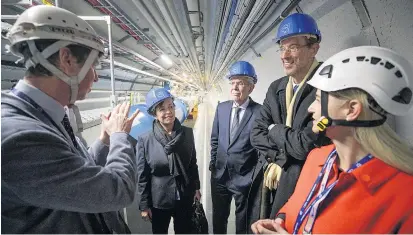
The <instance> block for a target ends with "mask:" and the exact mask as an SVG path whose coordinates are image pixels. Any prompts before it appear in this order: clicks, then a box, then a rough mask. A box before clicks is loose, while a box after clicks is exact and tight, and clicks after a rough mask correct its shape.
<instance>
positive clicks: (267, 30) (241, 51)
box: [212, 0, 301, 83]
mask: <svg viewBox="0 0 413 235" xmlns="http://www.w3.org/2000/svg"><path fill="white" fill-rule="evenodd" d="M300 2H301V0H293V1H292V2H290V3H289V4H288V6H287V7H285V9H284V10H283V11H282V13H281V14H279V15H278V17H277V18H276V19H275V20H274V21H273V22H272V23H271V24H270V25H269V26H268V27H267V28H265V30H264V31H263V32H261V33H260V34H258V36H257V37H256V38H254V40H253V41H250V40H251V39H252V38H253V37H254V36H255V35H257V33H258V31H259V30H260V29H261V27H256V29H257V30H253V31H252V32H251V33H250V34H249V35H248V37H247V38H246V39H245V40H244V43H243V45H242V47H241V46H240V47H239V48H238V50H237V52H236V53H235V54H234V56H232V58H231V59H230V60H228V61H227V64H228V63H229V62H231V60H233V59H237V58H239V57H241V56H242V55H243V54H244V53H245V52H246V51H247V50H248V49H249V48H250V47H251V46H254V45H255V44H257V43H258V42H259V41H260V40H261V39H263V38H264V37H265V36H267V35H268V33H270V32H271V31H272V30H273V29H274V28H275V27H276V26H277V25H278V24H279V23H280V22H281V21H282V19H284V18H285V17H287V16H288V15H289V13H290V12H291V11H292V10H294V8H295V7H297V6H298V4H299V3H300ZM269 12H271V10H269ZM272 15H273V14H271V16H272ZM226 66H227V65H222V67H221V69H220V71H219V72H218V73H216V75H215V77H214V79H213V81H212V83H214V82H215V80H216V79H217V78H218V77H219V75H220V73H222V72H223V68H224V67H226Z"/></svg>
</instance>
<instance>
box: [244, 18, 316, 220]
mask: <svg viewBox="0 0 413 235" xmlns="http://www.w3.org/2000/svg"><path fill="white" fill-rule="evenodd" d="M320 41H321V33H320V30H319V29H318V27H317V23H316V22H315V20H314V19H313V18H312V17H311V16H309V15H307V14H302V13H294V14H291V15H289V16H288V17H287V18H285V19H284V20H283V21H282V22H281V24H280V26H279V28H278V31H277V37H276V43H277V44H279V46H280V49H279V52H280V57H281V62H282V65H283V68H284V72H285V73H286V75H287V76H285V77H282V78H280V79H277V80H276V81H274V82H273V83H271V85H270V87H269V89H268V91H267V94H266V98H265V100H264V103H263V106H262V108H261V110H260V113H259V114H258V115H257V118H256V119H255V123H254V125H253V128H252V131H251V142H252V145H253V146H254V147H255V148H256V149H258V150H259V152H260V159H259V163H258V164H257V169H256V171H255V173H254V184H253V187H252V189H251V195H250V199H251V200H250V203H249V208H250V209H251V213H249V214H250V216H251V217H250V218H249V220H251V221H252V222H254V220H257V219H258V217H260V218H268V217H269V216H270V217H271V218H273V217H274V216H275V215H276V214H277V212H278V210H279V209H280V208H281V207H282V206H283V205H284V204H285V203H286V202H287V200H288V199H289V197H290V196H291V194H292V193H293V192H294V188H295V185H296V182H297V180H298V177H299V175H300V172H301V168H302V166H303V164H304V162H305V159H306V156H307V154H308V152H309V151H310V150H311V149H312V148H314V147H315V143H316V142H317V140H318V139H319V138H318V136H317V135H316V134H314V133H313V132H312V118H311V115H310V114H309V113H308V111H307V110H308V107H309V106H310V105H311V103H312V102H313V101H314V99H315V92H316V90H315V89H314V88H313V87H311V86H309V85H307V83H306V82H307V81H308V80H310V79H311V77H312V76H313V74H314V73H315V71H316V70H317V68H318V67H319V66H320V65H321V63H319V62H318V61H317V60H316V58H315V56H316V54H317V52H318V49H319V47H320V46H319V43H320ZM270 201H271V202H272V205H271V203H270ZM271 207H272V209H271ZM258 208H260V209H258ZM270 209H271V213H270ZM258 211H259V212H260V213H258ZM269 213H270V214H271V215H269Z"/></svg>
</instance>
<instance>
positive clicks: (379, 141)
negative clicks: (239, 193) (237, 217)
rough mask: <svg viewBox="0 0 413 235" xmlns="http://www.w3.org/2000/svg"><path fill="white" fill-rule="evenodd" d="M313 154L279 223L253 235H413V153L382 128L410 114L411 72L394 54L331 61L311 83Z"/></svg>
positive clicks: (354, 53) (264, 223)
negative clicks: (323, 139)
mask: <svg viewBox="0 0 413 235" xmlns="http://www.w3.org/2000/svg"><path fill="white" fill-rule="evenodd" d="M308 83H309V84H310V85H312V86H314V87H315V88H317V89H318V91H317V96H316V100H315V101H314V103H313V104H312V105H311V106H310V108H309V112H311V113H313V118H314V119H315V121H314V124H313V131H314V132H322V133H325V135H326V136H328V137H329V138H331V140H332V142H333V145H330V146H325V147H322V148H318V149H314V150H313V151H312V152H310V154H309V156H308V160H307V162H306V163H305V165H304V168H303V170H302V172H301V175H300V179H299V181H298V184H297V187H296V188H295V192H294V194H293V195H292V196H291V198H290V199H289V201H288V203H287V204H286V205H285V206H284V207H283V208H282V209H281V211H280V212H279V214H278V215H277V219H276V220H261V221H258V222H256V223H255V224H253V225H252V229H253V231H254V233H293V234H297V233H349V234H350V233H413V205H412V201H411V200H412V198H413V188H412V187H411V185H412V184H413V149H412V147H411V146H409V145H408V144H407V143H406V141H404V140H402V139H401V138H400V137H399V136H398V135H397V134H396V133H395V132H394V131H393V130H392V129H391V128H390V126H389V125H388V124H387V123H385V121H386V114H387V113H390V114H393V115H398V116H403V115H406V114H407V113H408V111H409V109H410V108H411V107H412V104H413V103H412V88H413V86H412V84H413V71H412V67H411V65H410V64H409V62H408V61H407V60H406V59H405V58H403V57H401V56H400V55H398V54H397V53H395V52H394V51H391V50H389V49H385V48H380V47H373V46H363V47H355V48H350V49H347V50H344V51H342V52H340V53H338V54H336V55H334V56H332V57H331V58H330V59H328V60H327V61H326V62H325V63H324V64H323V65H322V66H321V67H320V68H319V69H318V71H317V73H316V75H315V76H314V77H313V78H312V79H311V80H310V81H309V82H308Z"/></svg>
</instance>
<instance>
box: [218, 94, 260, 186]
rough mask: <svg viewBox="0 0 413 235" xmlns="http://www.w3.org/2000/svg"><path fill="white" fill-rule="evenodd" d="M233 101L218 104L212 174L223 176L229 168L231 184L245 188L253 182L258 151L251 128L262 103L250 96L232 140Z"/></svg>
mask: <svg viewBox="0 0 413 235" xmlns="http://www.w3.org/2000/svg"><path fill="white" fill-rule="evenodd" d="M232 104H233V101H226V102H222V103H220V104H218V106H217V110H216V112H215V118H214V124H213V126H212V133H211V163H210V164H212V165H214V166H215V169H216V170H215V171H212V174H211V176H212V177H213V178H215V179H220V178H221V177H222V175H223V173H224V171H225V168H228V172H229V176H230V179H231V185H232V186H235V188H237V189H238V190H241V191H242V190H246V189H247V188H248V187H249V185H250V183H251V177H252V175H251V173H252V170H253V169H254V167H255V165H256V163H257V160H258V154H257V150H255V149H254V147H253V146H252V145H251V141H250V132H251V129H252V125H253V123H254V120H255V116H256V115H257V114H258V112H259V110H260V107H261V105H260V104H258V103H256V102H254V101H253V100H252V99H251V98H250V103H249V104H248V107H247V108H246V110H245V112H244V116H243V117H242V120H241V122H240V125H239V128H238V130H237V132H236V133H235V137H234V140H233V141H232V143H230V141H229V135H230V121H231V120H230V119H231V110H232Z"/></svg>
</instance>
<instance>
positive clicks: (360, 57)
mask: <svg viewBox="0 0 413 235" xmlns="http://www.w3.org/2000/svg"><path fill="white" fill-rule="evenodd" d="M364 58H366V57H365V56H357V61H364Z"/></svg>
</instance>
